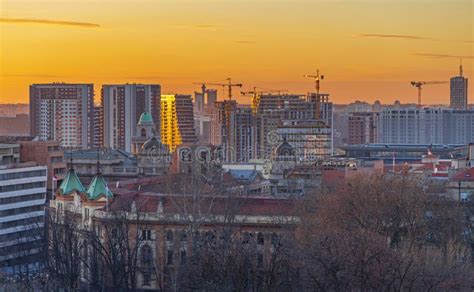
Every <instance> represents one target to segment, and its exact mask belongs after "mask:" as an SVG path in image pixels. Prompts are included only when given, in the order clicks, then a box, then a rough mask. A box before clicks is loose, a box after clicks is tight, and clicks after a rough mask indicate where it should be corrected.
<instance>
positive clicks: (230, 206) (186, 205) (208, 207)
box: [109, 189, 295, 216]
mask: <svg viewBox="0 0 474 292" xmlns="http://www.w3.org/2000/svg"><path fill="white" fill-rule="evenodd" d="M112 192H113V193H114V199H113V201H111V202H110V205H109V210H115V211H123V210H127V211H130V209H131V206H132V203H133V202H135V205H136V208H137V210H139V211H141V212H152V213H154V212H157V211H158V206H159V205H160V201H161V203H162V206H163V213H165V214H166V213H167V214H189V213H191V212H192V211H191V210H192V208H193V207H196V210H200V212H201V213H202V214H203V215H208V214H213V215H224V214H235V215H262V216H265V215H266V216H278V215H281V216H292V215H294V208H295V201H294V200H292V199H288V198H272V197H247V196H246V197H224V196H212V195H201V196H200V198H199V200H197V201H194V202H195V203H193V197H192V196H190V195H181V194H157V193H147V192H140V191H130V190H126V189H112ZM195 212H196V211H195Z"/></svg>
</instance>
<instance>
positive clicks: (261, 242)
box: [257, 232, 265, 245]
mask: <svg viewBox="0 0 474 292" xmlns="http://www.w3.org/2000/svg"><path fill="white" fill-rule="evenodd" d="M257 244H258V245H264V244H265V238H264V237H263V234H262V233H261V232H259V233H258V234H257Z"/></svg>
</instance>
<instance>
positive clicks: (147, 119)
mask: <svg viewBox="0 0 474 292" xmlns="http://www.w3.org/2000/svg"><path fill="white" fill-rule="evenodd" d="M149 123H153V117H152V116H151V114H150V113H147V112H143V113H142V114H141V116H140V120H139V121H138V124H139V125H141V124H149Z"/></svg>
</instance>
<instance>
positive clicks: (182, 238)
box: [180, 230, 188, 242]
mask: <svg viewBox="0 0 474 292" xmlns="http://www.w3.org/2000/svg"><path fill="white" fill-rule="evenodd" d="M180 240H181V242H186V241H187V240H188V235H187V234H186V231H184V230H183V231H181V235H180Z"/></svg>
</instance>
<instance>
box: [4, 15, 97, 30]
mask: <svg viewBox="0 0 474 292" xmlns="http://www.w3.org/2000/svg"><path fill="white" fill-rule="evenodd" d="M0 23H18V24H46V25H61V26H77V27H85V28H95V27H100V25H99V24H97V23H90V22H77V21H64V20H51V19H36V18H4V17H0Z"/></svg>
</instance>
